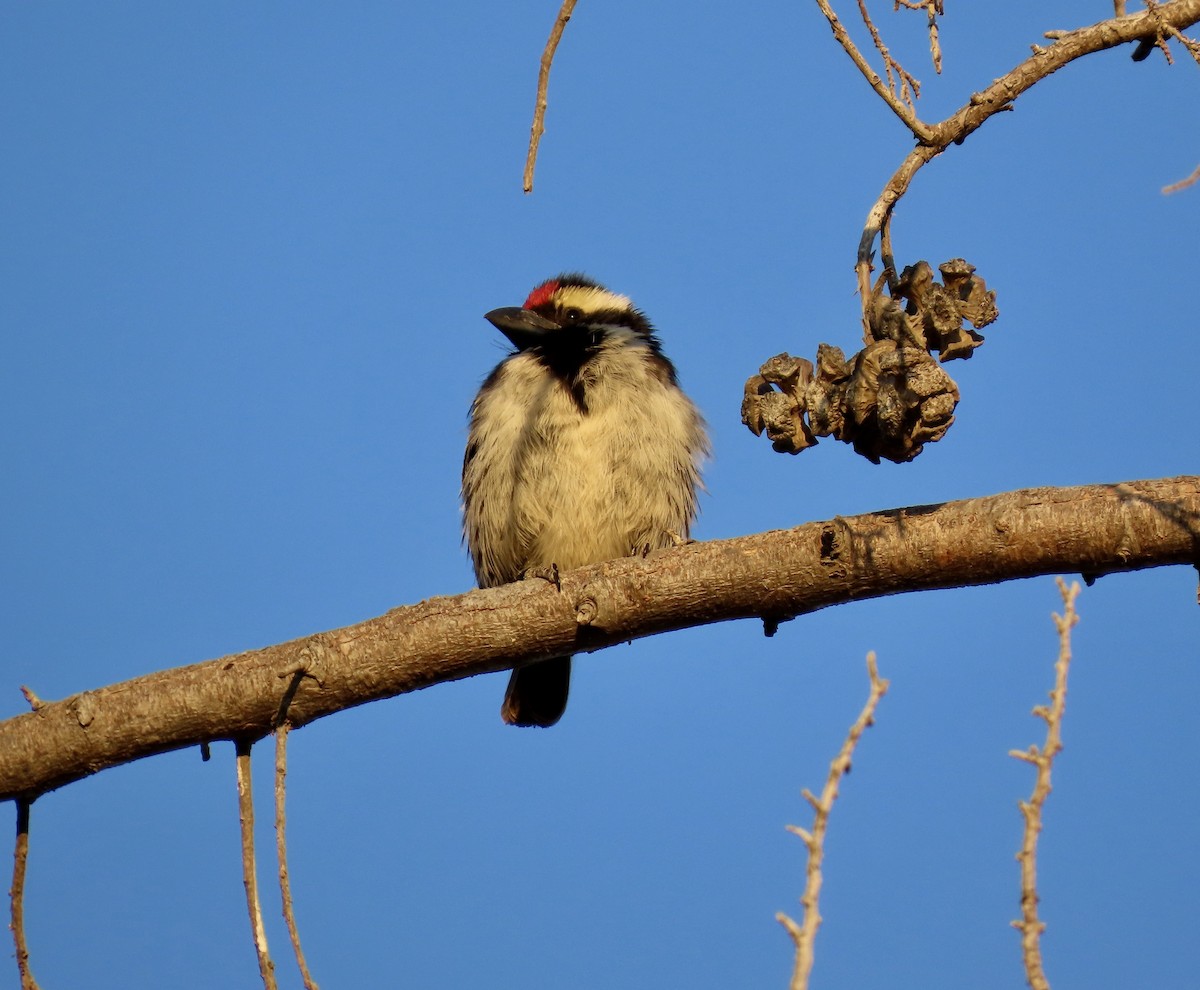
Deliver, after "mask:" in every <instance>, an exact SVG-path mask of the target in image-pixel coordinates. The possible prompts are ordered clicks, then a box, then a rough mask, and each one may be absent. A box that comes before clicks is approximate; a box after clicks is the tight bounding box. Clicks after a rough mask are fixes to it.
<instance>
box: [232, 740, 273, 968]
mask: <svg viewBox="0 0 1200 990" xmlns="http://www.w3.org/2000/svg"><path fill="white" fill-rule="evenodd" d="M250 745H251V744H250V741H249V740H248V739H245V738H242V739H239V740H237V743H236V752H237V789H238V820H239V822H240V823H241V827H242V882H243V883H244V884H245V886H246V907H247V909H248V910H249V913H250V932H251V934H252V935H253V937H254V951H255V952H256V953H257V955H258V972H259V974H260V975H261V976H262V981H263V987H264V988H265V990H277V988H278V984H277V983H276V982H275V963H273V962H272V961H271V953H270V950H269V949H268V948H267V932H266V929H265V928H264V927H263V916H262V904H261V903H260V902H259V899H258V872H257V867H256V866H255V862H254V791H253V789H252V787H251V781H250Z"/></svg>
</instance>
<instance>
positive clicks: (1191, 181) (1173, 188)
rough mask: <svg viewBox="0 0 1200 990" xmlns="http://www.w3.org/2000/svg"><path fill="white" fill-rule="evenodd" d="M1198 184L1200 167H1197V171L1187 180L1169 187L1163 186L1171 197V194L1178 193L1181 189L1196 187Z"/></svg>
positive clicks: (1181, 180)
mask: <svg viewBox="0 0 1200 990" xmlns="http://www.w3.org/2000/svg"><path fill="white" fill-rule="evenodd" d="M1197 182H1200V165H1197V166H1196V169H1195V171H1193V172H1192V174H1191V175H1189V176H1188V177H1187V178H1185V179H1180V180H1179V181H1178V182H1172V183H1171V184H1170V185H1169V186H1163V192H1164V193H1166V194H1167V195H1168V196H1169V195H1170V194H1171V193H1177V192H1179V191H1180V190H1181V189H1187V188H1188V186H1194V185H1195V184H1196V183H1197Z"/></svg>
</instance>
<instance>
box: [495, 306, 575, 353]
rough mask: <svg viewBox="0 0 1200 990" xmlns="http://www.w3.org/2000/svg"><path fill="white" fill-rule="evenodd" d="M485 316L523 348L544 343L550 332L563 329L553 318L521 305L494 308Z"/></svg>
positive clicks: (517, 345)
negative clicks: (549, 318)
mask: <svg viewBox="0 0 1200 990" xmlns="http://www.w3.org/2000/svg"><path fill="white" fill-rule="evenodd" d="M483 318H484V319H485V320H487V321H488V323H490V324H491V325H492V326H494V327H495V328H496V329H497V330H499V331H500V332H501V333H502V334H504V336H506V337H507V338H508V339H509V340H511V341H512V342H513V346H514V347H517V348H519V349H521V350H524V349H525V348H526V347H534V346H536V345H538V344H540V343H542V342H543V341H544V340H545V339H546V335H547V334H548V333H552V332H553V331H555V330H560V329H562V328H561V327H559V325H558V324H557V323H555V322H554V321H553V320H548V319H546V318H545V317H544V316H538V314H537V313H535V312H533V310H530V309H522V308H521V307H520V306H504V307H502V308H500V309H493V310H492V311H491V312H490V313H484V314H483Z"/></svg>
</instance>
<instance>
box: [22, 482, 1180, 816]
mask: <svg viewBox="0 0 1200 990" xmlns="http://www.w3.org/2000/svg"><path fill="white" fill-rule="evenodd" d="M1197 561H1200V477H1196V476H1187V477H1181V478H1170V479H1163V480H1157V481H1135V482H1128V483H1123V484H1111V485H1088V486H1084V487H1077V488H1036V489H1027V490H1023V491H1016V492H1008V493H1005V494H1002V495H994V496H990V497H987V498H976V499H968V500H965V501H959V502H948V503H943V504H940V505H928V506H916V507H912V508H906V509H893V510H889V511H885V512H876V513H868V514H866V515H861V516H853V517H848V518H840V517H839V518H835V519H833V520H830V521H828V522H814V523H808V524H806V525H803V526H798V527H796V528H795V529H790V530H777V531H773V532H767V533H760V534H755V535H753V536H743V537H739V538H737V539H732V540H715V541H712V542H709V543H695V544H689V545H687V546H683V547H679V548H677V549H673V550H663V551H656V552H653V553H651V554H650V555H649V556H648V557H646V558H645V559H642V558H630V559H626V560H616V561H609V562H607V563H603V564H595V565H591V566H588V567H581V568H579V569H578V570H574V571H570V572H567V573H564V574H562V575H561V582H560V584H558V585H556V584H553V583H551V582H550V581H547V580H542V579H535V580H530V581H524V582H519V583H517V584H511V585H506V586H504V587H502V588H491V589H487V590H481V591H472V592H469V593H467V594H463V595H455V596H452V597H441V598H431V599H428V600H426V601H423V602H420V603H419V604H416V605H408V606H404V607H402V608H396V609H393V610H391V611H390V612H387V613H386V614H384V615H381V616H379V617H378V618H374V619H369V620H367V621H366V622H362V623H359V624H357V625H353V626H347V627H345V628H343V629H337V630H333V631H331V632H322V633H316V634H314V635H312V636H307V637H305V638H303V639H297V640H293V641H291V642H289V643H282V644H279V645H275V646H268V647H266V648H264V649H260V650H251V651H248V652H245V653H239V654H236V655H231V656H227V657H222V658H221V659H218V660H210V661H207V662H205V663H198V664H193V665H191V666H187V667H178V668H175V669H172V670H164V671H161V672H159V673H155V674H150V675H147V676H145V677H139V678H135V679H134V680H130V681H124V682H122V683H119V684H112V685H109V686H107V687H101V688H97V689H95V690H92V691H85V692H83V693H81V694H76V695H73V696H71V697H69V698H64V699H62V700H60V701H56V702H50V703H45V702H40V701H39V702H35V704H36V707H35V710H34V711H32V712H29V713H27V714H24V715H20V716H17V717H16V718H12V719H9V720H7V721H5V722H0V800H6V799H11V798H14V797H17V796H24V797H28V798H32V797H36V796H37V795H38V794H40V793H43V792H45V791H48V790H51V789H53V788H56V787H60V786H62V785H63V784H67V783H69V782H71V781H73V780H77V779H79V778H81V777H85V776H87V775H89V774H92V773H96V772H97V771H99V770H103V769H105V768H106V767H111V766H116V765H118V764H121V763H127V762H130V761H132V760H136V759H139V758H141V757H145V756H150V755H153V754H155V753H160V752H164V751H166V750H171V749H179V748H182V747H186V746H193V745H199V744H201V743H205V742H209V741H212V740H219V739H246V738H250V739H253V738H256V737H260V736H263V735H265V734H267V733H268V732H270V731H271V729H272V728H273V727H274V726H275V725H276V724H277V723H278V722H279V721H280V720H281V719H282V717H283V716H284V714H285V713H286V717H287V719H288V720H289V721H290V722H291V724H292V726H293V727H297V726H301V725H304V724H306V723H308V722H311V721H313V720H314V719H318V718H321V717H322V716H325V715H329V714H332V713H333V712H336V711H340V710H341V709H344V708H349V707H352V706H354V705H360V704H364V703H365V702H368V701H374V700H377V699H380V698H387V697H391V696H393V695H398V694H404V693H406V692H408V691H415V690H418V689H420V688H423V687H427V686H429V685H431V684H437V683H441V682H443V681H452V680H457V679H458V678H462V677H469V676H472V675H474V674H482V673H487V672H490V671H495V670H502V669H505V668H506V667H507V666H508V665H509V663H511V662H512V661H513V660H517V661H521V662H529V661H533V660H543V659H546V658H548V657H554V656H562V655H565V654H569V653H581V652H589V651H592V650H597V649H600V648H601V647H604V646H610V645H612V644H614V643H619V642H624V641H626V640H632V639H638V638H640V637H643V636H649V635H651V634H654V633H659V632H664V631H667V630H671V629H679V628H682V627H685V626H698V625H704V624H706V623H710V622H720V621H724V620H726V619H739V618H748V617H759V618H761V619H762V620H763V622H764V624H765V627H766V630H767V632H768V634H769V633H770V632H771V631H773V629H774V627H775V626H776V625H777V624H778V623H779V622H782V621H785V620H787V619H790V618H794V617H795V616H798V615H802V614H805V613H807V612H813V611H816V610H818V609H821V608H825V607H826V606H829V605H836V604H839V603H844V602H852V601H858V600H861V599H866V598H876V597H879V596H882V595H891V594H897V593H899V592H906V591H921V590H929V589H934V588H953V587H962V586H967V585H981V584H991V583H995V582H999V581H1006V580H1010V579H1013V578H1021V577H1032V576H1034V575H1039V574H1055V573H1083V574H1084V576H1085V577H1091V576H1098V575H1102V574H1107V573H1111V572H1114V571H1124V570H1137V569H1140V568H1146V567H1156V566H1161V565H1165V564H1196V563H1197ZM503 658H508V660H509V663H506V662H505V660H504V659H503Z"/></svg>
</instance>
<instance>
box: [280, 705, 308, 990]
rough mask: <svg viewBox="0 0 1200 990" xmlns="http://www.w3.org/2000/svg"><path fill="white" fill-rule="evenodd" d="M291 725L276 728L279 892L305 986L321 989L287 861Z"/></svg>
mask: <svg viewBox="0 0 1200 990" xmlns="http://www.w3.org/2000/svg"><path fill="white" fill-rule="evenodd" d="M290 729H291V726H290V725H288V723H287V722H281V723H280V724H279V725H278V726H276V728H275V851H276V854H277V855H278V858H279V893H280V895H281V897H282V899H283V920H284V921H286V922H287V930H288V936H289V937H290V938H291V940H292V951H293V952H295V954H296V964H297V965H298V966H299V967H300V976H301V977H302V978H303V980H304V987H305V990H318V987H317V982H316V980H314V979H313V978H312V974H311V973H310V972H309V971H308V963H307V962H306V961H305V959H304V950H303V949H301V948H300V929H299V928H297V927H296V910H295V907H294V906H293V903H292V882H291V880H290V879H289V877H288V865H287V863H288V861H287V810H286V807H285V805H286V801H287V737H288V731H289V730H290Z"/></svg>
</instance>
